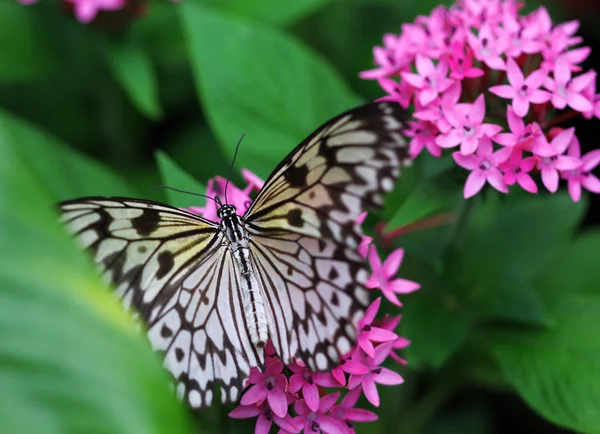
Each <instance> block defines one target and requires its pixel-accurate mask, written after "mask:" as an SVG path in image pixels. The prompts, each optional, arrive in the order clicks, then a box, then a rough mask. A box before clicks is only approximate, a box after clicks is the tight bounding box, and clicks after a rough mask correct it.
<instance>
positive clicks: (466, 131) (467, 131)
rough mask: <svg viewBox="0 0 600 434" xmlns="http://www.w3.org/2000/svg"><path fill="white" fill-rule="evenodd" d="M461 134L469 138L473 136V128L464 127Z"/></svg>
mask: <svg viewBox="0 0 600 434" xmlns="http://www.w3.org/2000/svg"><path fill="white" fill-rule="evenodd" d="M463 134H464V136H465V137H471V136H473V134H475V128H473V127H470V126H468V125H465V126H464V127H463Z"/></svg>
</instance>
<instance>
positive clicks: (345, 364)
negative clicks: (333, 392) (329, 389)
mask: <svg viewBox="0 0 600 434" xmlns="http://www.w3.org/2000/svg"><path fill="white" fill-rule="evenodd" d="M352 353H353V354H354V351H352ZM367 372H369V368H368V367H366V366H365V365H363V364H362V363H359V362H357V361H355V360H352V359H351V358H344V357H342V358H341V359H340V364H339V365H338V366H336V367H335V368H333V369H332V370H331V375H332V376H333V378H335V380H336V381H337V382H338V383H340V385H342V386H343V385H345V384H346V375H345V374H351V375H352V374H354V375H361V374H366V373H367Z"/></svg>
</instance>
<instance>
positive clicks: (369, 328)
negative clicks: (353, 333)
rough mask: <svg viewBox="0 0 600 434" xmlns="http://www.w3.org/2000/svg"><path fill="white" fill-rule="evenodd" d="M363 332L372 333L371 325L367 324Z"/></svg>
mask: <svg viewBox="0 0 600 434" xmlns="http://www.w3.org/2000/svg"><path fill="white" fill-rule="evenodd" d="M363 331H364V332H370V331H371V325H370V324H365V326H364V327H363Z"/></svg>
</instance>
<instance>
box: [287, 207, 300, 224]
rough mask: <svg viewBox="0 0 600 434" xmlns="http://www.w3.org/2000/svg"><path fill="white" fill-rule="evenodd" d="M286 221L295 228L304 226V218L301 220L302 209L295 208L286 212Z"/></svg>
mask: <svg viewBox="0 0 600 434" xmlns="http://www.w3.org/2000/svg"><path fill="white" fill-rule="evenodd" d="M287 221H288V223H289V224H290V225H292V226H295V227H297V228H301V227H302V226H304V220H302V210H300V209H298V208H295V209H293V210H291V211H290V212H288V215H287Z"/></svg>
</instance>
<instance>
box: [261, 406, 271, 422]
mask: <svg viewBox="0 0 600 434" xmlns="http://www.w3.org/2000/svg"><path fill="white" fill-rule="evenodd" d="M263 414H264V415H265V419H267V420H273V412H272V411H271V409H270V408H267V409H265V412H264V413H263Z"/></svg>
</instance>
